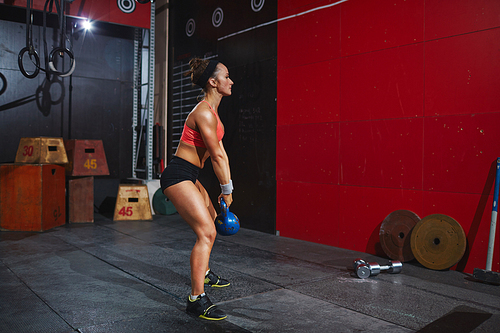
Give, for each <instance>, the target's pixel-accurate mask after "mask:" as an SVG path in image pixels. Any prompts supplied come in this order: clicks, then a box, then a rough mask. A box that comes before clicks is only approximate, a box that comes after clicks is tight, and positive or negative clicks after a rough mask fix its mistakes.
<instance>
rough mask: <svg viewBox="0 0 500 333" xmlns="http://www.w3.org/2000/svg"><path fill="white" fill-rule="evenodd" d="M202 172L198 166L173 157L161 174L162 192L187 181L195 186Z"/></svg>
mask: <svg viewBox="0 0 500 333" xmlns="http://www.w3.org/2000/svg"><path fill="white" fill-rule="evenodd" d="M200 170H201V169H200V168H198V167H197V166H196V165H194V164H191V163H189V162H188V161H186V160H184V159H182V158H180V157H177V156H174V157H172V160H171V161H170V163H169V164H168V165H167V167H166V168H165V170H163V173H162V174H161V179H160V184H161V191H162V192H165V189H166V188H167V187H169V186H172V185H175V184H177V183H180V182H183V181H185V180H190V181H192V182H193V184H195V183H196V180H197V179H198V175H199V174H200Z"/></svg>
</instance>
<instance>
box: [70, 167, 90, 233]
mask: <svg viewBox="0 0 500 333" xmlns="http://www.w3.org/2000/svg"><path fill="white" fill-rule="evenodd" d="M68 215H69V223H86V222H94V177H84V178H76V179H70V180H68Z"/></svg>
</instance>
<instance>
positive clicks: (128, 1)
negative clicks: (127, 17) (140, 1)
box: [117, 0, 135, 14]
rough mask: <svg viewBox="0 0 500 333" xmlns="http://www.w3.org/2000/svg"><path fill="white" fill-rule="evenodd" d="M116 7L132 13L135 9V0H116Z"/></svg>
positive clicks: (126, 12)
mask: <svg viewBox="0 0 500 333" xmlns="http://www.w3.org/2000/svg"><path fill="white" fill-rule="evenodd" d="M117 3H118V8H120V10H121V11H122V12H124V13H125V14H130V13H133V12H134V10H135V0H117Z"/></svg>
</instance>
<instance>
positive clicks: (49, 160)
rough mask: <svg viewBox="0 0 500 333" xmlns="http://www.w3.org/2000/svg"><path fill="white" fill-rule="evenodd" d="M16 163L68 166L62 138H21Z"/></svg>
mask: <svg viewBox="0 0 500 333" xmlns="http://www.w3.org/2000/svg"><path fill="white" fill-rule="evenodd" d="M15 162H16V163H22V164H66V163H68V157H67V156H66V150H65V149H64V142H63V139H62V138H44V137H38V138H21V140H20V141H19V146H18V148H17V153H16V160H15Z"/></svg>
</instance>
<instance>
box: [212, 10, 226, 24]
mask: <svg viewBox="0 0 500 333" xmlns="http://www.w3.org/2000/svg"><path fill="white" fill-rule="evenodd" d="M223 20H224V12H223V11H222V8H220V7H218V8H217V9H216V10H214V12H213V14H212V25H213V26H214V27H216V28H218V27H220V25H221V24H222V21H223Z"/></svg>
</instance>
